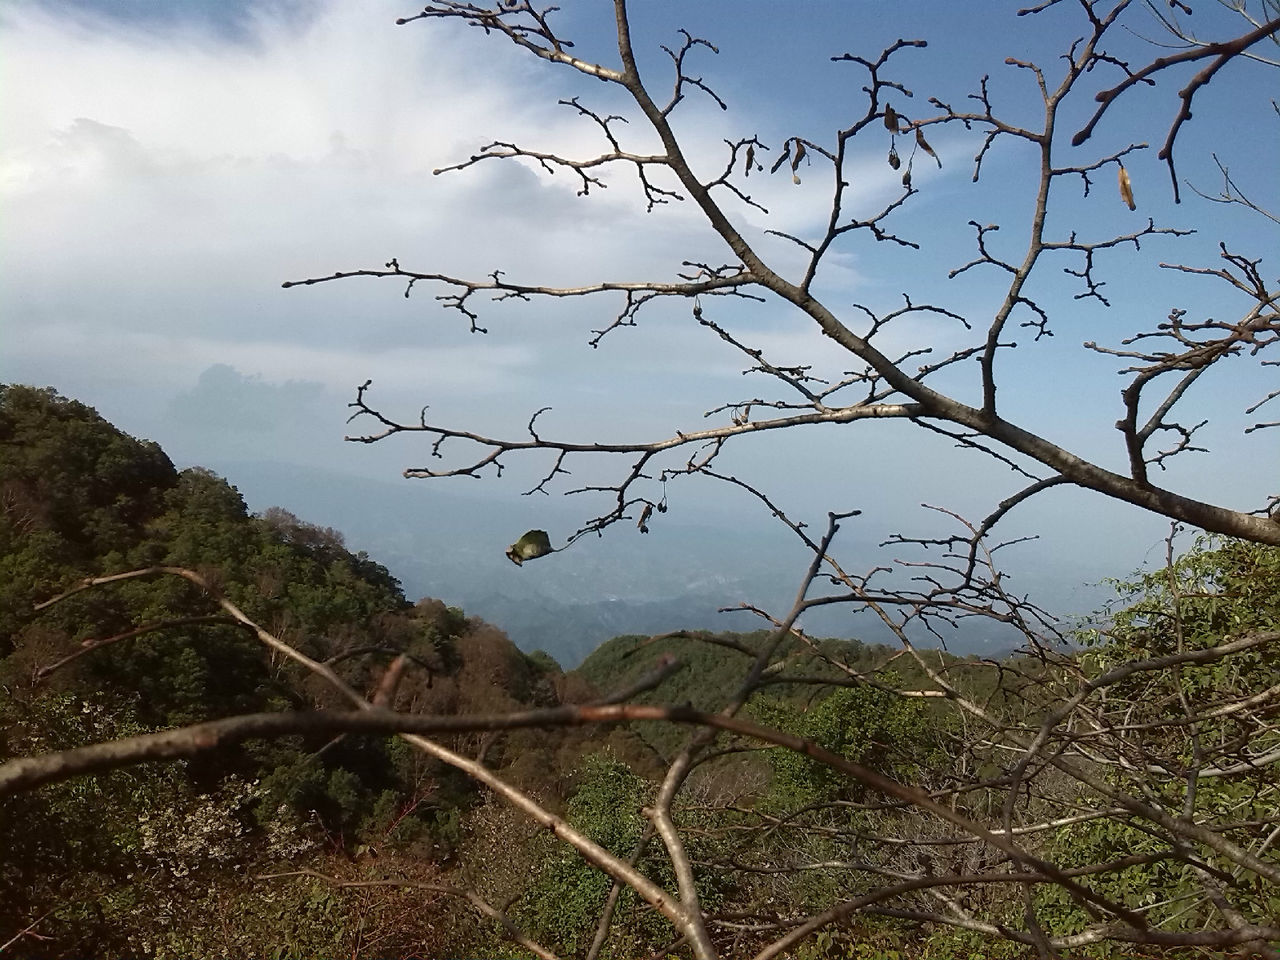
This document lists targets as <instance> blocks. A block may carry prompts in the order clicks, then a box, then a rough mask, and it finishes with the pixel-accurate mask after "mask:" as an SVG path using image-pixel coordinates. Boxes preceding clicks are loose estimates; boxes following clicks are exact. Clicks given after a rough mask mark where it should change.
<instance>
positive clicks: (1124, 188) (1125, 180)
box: [1120, 163, 1138, 210]
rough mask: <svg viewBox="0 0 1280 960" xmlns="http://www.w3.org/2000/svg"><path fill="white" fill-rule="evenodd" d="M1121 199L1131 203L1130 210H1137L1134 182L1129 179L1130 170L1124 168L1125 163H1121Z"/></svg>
mask: <svg viewBox="0 0 1280 960" xmlns="http://www.w3.org/2000/svg"><path fill="white" fill-rule="evenodd" d="M1120 199H1121V200H1123V201H1124V202H1125V203H1127V204H1128V205H1129V209H1130V210H1137V209H1138V205H1137V204H1136V203H1134V202H1133V183H1132V182H1130V180H1129V171H1128V170H1126V169H1125V168H1124V164H1123V163H1122V164H1120Z"/></svg>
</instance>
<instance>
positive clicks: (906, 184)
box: [902, 165, 911, 190]
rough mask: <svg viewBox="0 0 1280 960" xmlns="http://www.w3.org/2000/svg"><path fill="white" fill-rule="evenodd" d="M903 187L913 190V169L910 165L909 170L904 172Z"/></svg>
mask: <svg viewBox="0 0 1280 960" xmlns="http://www.w3.org/2000/svg"><path fill="white" fill-rule="evenodd" d="M902 185H903V186H904V187H906V188H907V189H908V190H910V189H911V167H910V166H909V165H908V167H907V169H906V170H904V171H903V172H902Z"/></svg>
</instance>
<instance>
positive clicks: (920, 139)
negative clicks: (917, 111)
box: [916, 127, 942, 167]
mask: <svg viewBox="0 0 1280 960" xmlns="http://www.w3.org/2000/svg"><path fill="white" fill-rule="evenodd" d="M916 146H918V147H919V148H920V149H921V150H923V151H924V152H925V153H927V154H928V155H929V156H931V157H933V159H935V160H938V155H937V154H936V153H934V152H933V147H931V146H929V143H928V141H927V140H925V138H924V131H923V130H921V129H920V128H919V127H916ZM938 166H939V167H941V166H942V161H941V160H938Z"/></svg>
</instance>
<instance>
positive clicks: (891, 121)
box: [884, 104, 898, 133]
mask: <svg viewBox="0 0 1280 960" xmlns="http://www.w3.org/2000/svg"><path fill="white" fill-rule="evenodd" d="M884 128H885V129H886V130H888V131H889V132H890V133H897V132H898V114H897V111H895V110H894V109H893V107H891V106H889V105H888V104H885V108H884Z"/></svg>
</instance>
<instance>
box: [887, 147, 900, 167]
mask: <svg viewBox="0 0 1280 960" xmlns="http://www.w3.org/2000/svg"><path fill="white" fill-rule="evenodd" d="M889 166H891V167H892V168H893V169H894V170H897V169H898V168H899V167H900V166H902V158H901V157H899V156H898V148H897V147H890V148H889Z"/></svg>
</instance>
